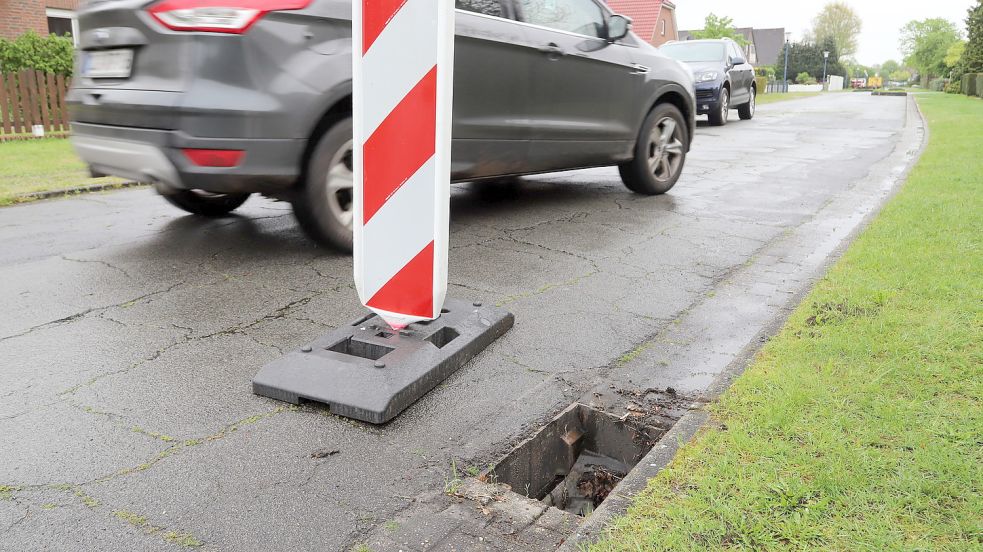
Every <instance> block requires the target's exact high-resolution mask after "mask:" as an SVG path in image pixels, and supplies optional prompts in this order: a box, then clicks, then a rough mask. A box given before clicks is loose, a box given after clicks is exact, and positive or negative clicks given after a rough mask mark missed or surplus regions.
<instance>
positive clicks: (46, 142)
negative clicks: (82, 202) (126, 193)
mask: <svg viewBox="0 0 983 552" xmlns="http://www.w3.org/2000/svg"><path fill="white" fill-rule="evenodd" d="M122 182H124V180H123V179H120V178H90V177H89V171H88V169H87V168H86V166H85V163H83V162H82V160H81V159H79V158H78V156H77V155H75V151H73V150H72V145H71V144H70V143H69V142H68V140H65V139H63V138H43V139H40V140H15V141H11V142H2V143H0V205H9V204H11V203H17V202H19V201H22V198H21V197H20V196H22V195H23V194H27V193H31V192H47V191H51V190H64V189H68V188H78V187H80V186H94V185H97V184H120V183H122Z"/></svg>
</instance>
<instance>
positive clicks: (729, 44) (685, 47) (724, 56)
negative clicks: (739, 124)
mask: <svg viewBox="0 0 983 552" xmlns="http://www.w3.org/2000/svg"><path fill="white" fill-rule="evenodd" d="M660 50H662V53H664V54H665V55H667V56H669V57H671V58H673V59H677V60H679V61H681V62H683V63H685V64H686V65H688V66H689V67H690V68H691V69H692V70H693V77H694V80H695V81H696V108H697V114H698V115H708V116H709V118H710V124H711V125H714V126H721V125H725V124H727V119H728V118H729V117H730V110H731V109H736V110H737V113H738V115H740V117H741V119H744V120H747V119H750V118H752V117H754V110H755V102H756V96H757V94H758V88H757V84H755V81H754V67H752V66H751V65H750V64H749V63H747V60H745V59H744V54H742V53H741V47H740V46H738V45H737V43H736V42H734V41H733V40H730V39H729V38H721V39H714V40H687V41H683V42H670V43H668V44H665V45H663V46H662V48H660Z"/></svg>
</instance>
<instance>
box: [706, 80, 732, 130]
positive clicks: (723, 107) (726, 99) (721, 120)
mask: <svg viewBox="0 0 983 552" xmlns="http://www.w3.org/2000/svg"><path fill="white" fill-rule="evenodd" d="M728 117H730V90H727V89H726V88H722V89H721V90H720V103H719V104H718V106H717V109H716V110H715V111H711V112H710V124H711V125H713V126H724V125H726V124H727V118H728Z"/></svg>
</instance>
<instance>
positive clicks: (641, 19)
mask: <svg viewBox="0 0 983 552" xmlns="http://www.w3.org/2000/svg"><path fill="white" fill-rule="evenodd" d="M0 1H2V0H0ZM607 3H608V6H610V7H611V9H612V10H614V12H615V13H620V14H622V15H627V16H628V17H630V18H631V19H632V31H634V32H635V34H637V35H638V36H639V37H641V38H642V39H644V40H647V41H649V42H650V43H651V44H652V45H654V46H661V45H663V44H665V43H666V42H669V41H670V40H679V36H678V31H677V26H676V5H675V4H673V3H672V2H670V1H669V0H607Z"/></svg>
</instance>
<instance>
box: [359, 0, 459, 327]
mask: <svg viewBox="0 0 983 552" xmlns="http://www.w3.org/2000/svg"><path fill="white" fill-rule="evenodd" d="M352 9H353V13H352V19H353V24H352V35H353V36H352V55H353V75H352V109H353V122H354V127H355V136H354V146H353V149H354V173H355V197H354V232H355V240H354V257H355V258H354V266H355V287H356V289H357V290H358V296H359V299H360V300H361V301H362V304H364V305H365V306H366V307H368V308H369V309H371V310H372V311H373V312H375V313H376V314H378V315H379V316H380V317H381V318H382V319H383V320H385V321H386V322H387V323H388V324H389V325H390V326H392V327H393V328H396V329H402V328H403V327H405V326H407V325H409V324H411V323H413V322H416V321H420V320H432V319H434V318H437V317H438V316H439V315H440V309H441V307H442V306H443V303H444V297H445V295H446V292H447V234H448V218H449V210H450V152H451V107H452V91H453V82H454V81H453V69H454V2H453V0H355V1H354V2H353V6H352Z"/></svg>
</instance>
